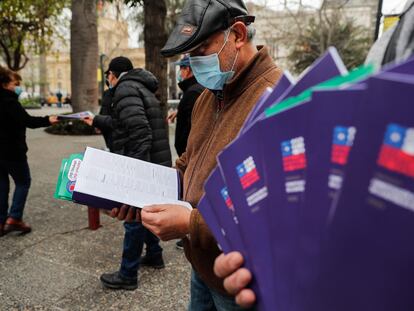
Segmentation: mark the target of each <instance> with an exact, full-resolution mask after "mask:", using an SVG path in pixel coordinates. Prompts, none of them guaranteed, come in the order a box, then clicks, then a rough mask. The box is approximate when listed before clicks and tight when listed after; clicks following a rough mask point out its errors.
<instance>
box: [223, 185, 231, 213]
mask: <svg viewBox="0 0 414 311" xmlns="http://www.w3.org/2000/svg"><path fill="white" fill-rule="evenodd" d="M220 192H221V196H222V197H223V199H224V202H226V206H227V207H228V208H229V209H231V210H234V206H233V202H232V201H231V198H230V196H229V191H228V190H227V187H224V188H223V189H221V191H220Z"/></svg>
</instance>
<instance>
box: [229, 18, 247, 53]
mask: <svg viewBox="0 0 414 311" xmlns="http://www.w3.org/2000/svg"><path fill="white" fill-rule="evenodd" d="M231 30H232V32H233V33H234V35H235V41H236V48H237V49H240V48H241V47H242V46H243V45H245V44H246V43H247V42H248V40H247V27H246V25H245V24H244V23H243V22H235V23H234V24H233V25H232V26H231Z"/></svg>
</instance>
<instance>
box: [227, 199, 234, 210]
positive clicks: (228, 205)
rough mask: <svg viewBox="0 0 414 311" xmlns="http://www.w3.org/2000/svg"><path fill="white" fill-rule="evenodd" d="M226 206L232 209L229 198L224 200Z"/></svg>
mask: <svg viewBox="0 0 414 311" xmlns="http://www.w3.org/2000/svg"><path fill="white" fill-rule="evenodd" d="M226 205H227V207H228V208H232V207H233V202H232V201H231V199H230V198H227V199H226Z"/></svg>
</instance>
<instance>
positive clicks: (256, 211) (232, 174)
mask: <svg viewBox="0 0 414 311" xmlns="http://www.w3.org/2000/svg"><path fill="white" fill-rule="evenodd" d="M257 129H258V128H257V127H256V126H254V127H252V128H250V129H249V130H248V131H247V132H246V133H244V134H243V135H242V136H240V137H239V138H237V139H236V140H234V141H233V142H232V143H231V144H230V145H229V146H227V147H226V149H225V150H224V151H223V152H222V153H221V154H220V155H219V156H218V163H219V167H220V171H221V174H222V176H223V177H224V180H225V183H226V185H227V190H228V193H229V195H230V197H231V199H232V201H233V206H234V208H235V213H236V215H237V218H238V221H239V223H240V225H239V228H240V231H241V235H242V240H243V242H244V244H245V247H246V251H247V252H248V253H249V254H250V256H249V262H251V264H252V266H253V269H252V272H253V274H254V277H255V278H256V279H257V282H258V283H259V284H260V288H261V289H263V290H261V291H260V294H261V296H260V297H259V303H261V304H263V305H264V306H265V310H274V308H275V306H277V305H278V300H277V293H275V287H274V283H275V280H274V278H273V276H274V273H273V266H274V258H273V257H272V252H271V249H270V247H269V245H271V240H272V237H271V230H270V227H269V226H268V224H267V222H268V219H269V206H268V201H267V195H268V189H267V185H266V184H265V182H264V179H263V174H264V166H263V164H262V161H261V155H260V152H259V149H258V146H257V142H258V140H259V139H260V136H259V135H260V133H259V132H258V130H257Z"/></svg>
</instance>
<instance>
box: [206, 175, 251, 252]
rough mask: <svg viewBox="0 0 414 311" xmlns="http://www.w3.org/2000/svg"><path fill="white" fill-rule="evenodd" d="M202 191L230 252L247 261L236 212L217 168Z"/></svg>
mask: <svg viewBox="0 0 414 311" xmlns="http://www.w3.org/2000/svg"><path fill="white" fill-rule="evenodd" d="M204 189H205V196H206V197H207V199H208V200H209V202H212V207H213V209H212V212H213V213H214V214H215V215H216V219H217V221H218V223H219V224H220V227H221V228H222V229H223V235H224V236H226V237H227V239H228V242H229V246H230V251H238V252H240V253H242V254H243V256H244V257H245V258H246V259H248V256H249V255H248V253H247V251H246V247H245V245H244V242H243V240H242V237H241V230H240V228H239V226H240V223H239V220H238V218H237V214H236V210H235V208H234V205H233V201H232V200H231V198H230V195H229V191H228V189H227V186H226V184H225V182H224V180H223V177H222V176H221V173H220V170H219V169H218V168H215V169H214V170H213V172H212V173H211V175H210V176H209V178H208V179H207V181H206V183H205V184H204Z"/></svg>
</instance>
